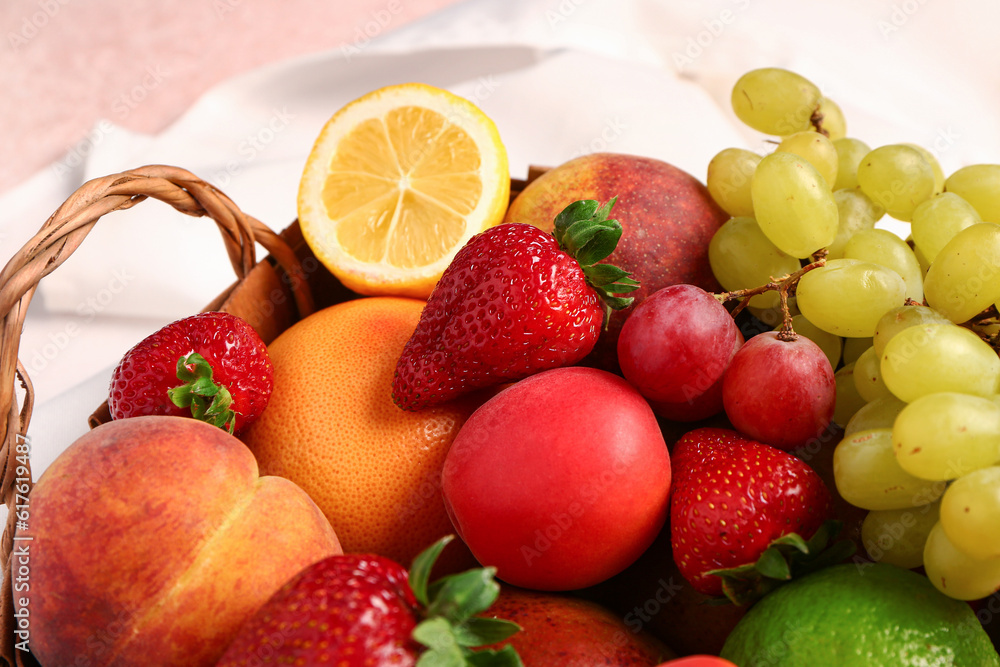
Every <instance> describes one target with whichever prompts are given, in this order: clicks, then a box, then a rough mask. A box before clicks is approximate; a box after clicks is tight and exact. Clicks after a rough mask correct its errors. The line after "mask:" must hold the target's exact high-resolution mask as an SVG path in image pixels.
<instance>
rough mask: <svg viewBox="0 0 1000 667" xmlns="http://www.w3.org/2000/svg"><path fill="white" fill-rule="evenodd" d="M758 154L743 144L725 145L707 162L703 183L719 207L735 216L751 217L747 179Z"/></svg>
mask: <svg viewBox="0 0 1000 667" xmlns="http://www.w3.org/2000/svg"><path fill="white" fill-rule="evenodd" d="M758 162H760V156H759V155H757V154H756V153H754V152H753V151H748V150H746V149H744V148H725V149H723V150H721V151H719V153H717V154H716V156H715V157H713V158H712V160H711V162H709V163H708V177H707V179H706V180H705V185H706V186H707V187H708V193H709V194H710V195H712V199H714V200H715V203H716V204H718V205H719V206H720V207H721V208H722V210H723V211H725V212H726V213H728V214H729V215H731V216H733V217H734V218H738V217H751V218H752V217H753V201H752V200H751V199H750V179H751V178H752V177H753V172H754V170H755V169H756V168H757V163H758Z"/></svg>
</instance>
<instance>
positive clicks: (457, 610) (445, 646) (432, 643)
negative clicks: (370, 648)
mask: <svg viewBox="0 0 1000 667" xmlns="http://www.w3.org/2000/svg"><path fill="white" fill-rule="evenodd" d="M453 539H454V535H448V536H446V537H443V538H442V539H440V540H438V541H437V542H435V543H434V544H432V545H431V546H430V547H428V548H427V549H425V550H424V551H423V552H421V553H420V554H419V555H418V556H417V557H416V558H414V559H413V565H412V566H411V567H410V573H409V581H410V588H411V589H412V590H413V595H414V597H416V599H417V601H418V602H419V603H420V606H421V607H422V608H423V614H422V616H423V620H422V621H421V622H420V623H418V624H417V626H416V627H415V628H414V629H413V633H412V637H413V639H414V640H415V641H417V642H419V643H421V644H423V645H424V646H426V647H427V650H426V651H424V652H423V653H422V654H421V656H420V659H419V660H418V662H417V665H418V666H420V667H438V666H443V667H452V666H455V667H458V666H460V665H482V666H483V667H522V665H521V659H520V657H519V656H518V654H517V651H515V650H514V649H513V647H511V646H506V647H504V649H503V650H500V651H492V650H483V651H473V650H472V648H473V647H477V646H483V645H487V644H495V643H497V642H500V641H503V640H504V639H507V638H508V637H510V636H511V635H513V634H514V633H516V632H518V631H519V630H520V629H521V628H520V626H518V625H517V624H516V623H511V622H510V621H505V620H503V619H498V618H484V617H480V616H477V614H480V613H482V612H484V611H486V610H487V609H489V608H490V607H491V606H492V605H493V603H494V602H495V601H496V599H497V596H498V595H499V594H500V585H499V584H497V582H496V580H495V578H494V575H495V574H496V568H495V567H484V568H477V569H472V570H467V571H466V572H460V573H458V574H452V575H448V576H446V577H441V578H440V579H438V580H437V581H435V582H433V583H428V581H427V580H428V579H429V578H430V572H431V569H432V568H433V567H434V562H435V561H436V560H437V558H438V556H439V555H440V554H441V551H442V550H443V549H444V547H445V546H447V544H448V543H449V542H450V541H451V540H453Z"/></svg>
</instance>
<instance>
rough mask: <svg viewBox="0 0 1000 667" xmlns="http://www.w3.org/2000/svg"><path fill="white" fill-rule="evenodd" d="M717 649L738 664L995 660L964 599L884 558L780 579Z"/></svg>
mask: <svg viewBox="0 0 1000 667" xmlns="http://www.w3.org/2000/svg"><path fill="white" fill-rule="evenodd" d="M721 655H722V657H723V658H727V659H728V660H731V661H732V662H734V663H736V664H737V665H739V666H740V667H763V666H764V665H768V666H769V667H778V666H780V667H794V666H797V665H803V666H808V667H826V666H827V665H829V666H830V667H853V666H855V665H857V666H858V667H902V666H904V665H915V666H919V667H937V666H938V665H941V666H944V665H954V666H956V667H995V666H997V665H1000V656H998V655H997V652H996V650H995V649H994V648H993V645H992V644H991V643H990V639H989V637H988V636H987V635H986V631H985V630H983V627H982V625H980V623H979V620H978V619H977V618H976V615H975V613H974V612H973V611H972V608H971V607H969V605H968V604H966V603H964V602H960V601H958V600H953V599H951V598H949V597H947V596H945V595H943V594H941V593H940V592H938V590H937V589H936V588H934V586H933V585H932V584H931V583H930V581H928V580H927V577H924V576H922V575H919V574H917V573H915V572H912V571H910V570H904V569H902V568H898V567H895V566H893V565H887V564H884V563H877V564H874V565H864V566H861V567H859V566H857V565H854V564H843V565H835V566H833V567H828V568H826V569H823V570H820V571H818V572H815V573H813V574H810V575H808V576H806V577H803V578H802V579H799V580H797V581H793V582H792V583H790V584H787V585H785V586H782V587H781V588H779V589H777V590H776V591H774V592H773V593H770V594H768V595H767V596H765V597H764V598H763V599H761V600H760V601H759V602H758V603H757V604H755V605H754V606H753V607H752V608H751V609H750V611H749V612H747V614H746V616H744V617H743V618H742V619H741V620H740V622H739V624H737V626H736V627H735V628H734V629H733V631H732V633H731V634H730V635H729V638H728V639H727V640H726V643H725V646H723V647H722V654H721Z"/></svg>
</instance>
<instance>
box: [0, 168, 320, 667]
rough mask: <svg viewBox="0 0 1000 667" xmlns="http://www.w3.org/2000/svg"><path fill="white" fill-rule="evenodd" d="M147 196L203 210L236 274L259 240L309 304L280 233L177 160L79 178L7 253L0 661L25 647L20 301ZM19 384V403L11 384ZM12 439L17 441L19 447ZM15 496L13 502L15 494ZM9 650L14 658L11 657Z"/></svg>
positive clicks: (25, 467)
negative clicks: (18, 561) (19, 542)
mask: <svg viewBox="0 0 1000 667" xmlns="http://www.w3.org/2000/svg"><path fill="white" fill-rule="evenodd" d="M148 197H152V198H154V199H159V200H160V201H163V202H166V203H167V204H170V205H171V206H173V207H174V208H175V209H177V210H178V211H180V212H181V213H185V214H187V215H191V216H196V217H200V216H208V217H209V218H211V219H212V220H214V221H215V223H216V224H217V225H218V227H219V231H220V232H221V233H222V239H223V241H224V242H225V245H226V251H227V253H228V254H229V260H230V262H231V263H232V265H233V270H234V271H235V272H236V276H237V278H238V279H239V280H243V279H244V278H245V277H246V276H247V274H248V273H249V272H250V270H251V269H252V268H253V267H254V265H255V264H256V247H255V243H260V244H261V245H262V246H264V247H265V248H266V249H267V250H268V252H270V253H271V256H272V257H274V259H275V260H276V261H277V263H278V264H279V265H281V267H282V268H283V269H284V271H285V273H286V275H287V276H288V283H289V285H290V287H291V289H292V293H293V296H294V299H295V304H296V306H297V308H298V314H299V316H300V317H304V316H306V315H308V314H309V313H311V312H312V311H313V303H312V295H311V293H310V291H309V289H308V286H307V282H306V277H305V274H304V272H303V270H302V266H301V264H300V263H299V260H298V258H297V257H296V255H295V253H294V252H293V251H292V249H291V248H290V247H289V246H288V244H287V243H286V242H285V240H284V239H282V238H281V237H280V236H278V235H277V234H275V233H274V232H273V231H271V229H269V228H268V227H267V226H266V225H264V224H263V223H262V222H260V221H259V220H256V219H255V218H253V217H251V216H249V215H247V214H245V213H243V212H242V211H241V210H240V209H239V208H238V207H237V206H236V205H235V204H234V203H233V202H232V200H230V199H229V198H228V197H227V196H225V195H224V194H223V193H221V192H219V191H218V190H216V189H215V188H214V187H213V186H211V185H209V184H208V183H206V182H205V181H203V180H201V179H199V178H198V177H196V176H195V175H194V174H192V173H190V172H188V171H186V170H184V169H180V168H177V167H170V166H164V165H151V166H146V167H140V168H138V169H133V170H129V171H125V172H122V173H120V174H113V175H111V176H105V177H103V178H96V179H94V180H92V181H88V182H87V183H84V184H83V185H82V186H81V187H80V188H79V189H78V190H77V191H76V192H75V193H73V195H72V196H70V198H69V199H67V200H66V201H65V202H64V203H63V205H62V206H60V207H59V208H58V210H56V212H55V213H53V214H52V216H51V217H50V218H49V219H48V221H47V222H46V223H45V225H44V226H43V227H42V229H41V230H40V231H39V232H38V233H37V234H35V236H34V237H33V238H32V239H31V240H30V241H28V242H27V243H26V244H25V246H24V247H23V248H21V250H20V251H19V252H18V253H17V254H16V255H14V257H13V258H11V260H10V261H9V262H8V263H7V265H6V266H5V267H4V268H3V271H2V272H0V314H3V325H2V329H0V331H2V337H0V420H2V422H0V423H2V426H3V433H4V438H3V444H2V445H0V496H2V499H3V502H4V504H5V505H6V506H7V509H8V516H7V525H6V528H5V529H4V533H3V538H2V543H0V560H2V565H3V569H4V581H3V590H2V592H0V604H2V608H0V631H2V633H3V634H2V638H0V640H2V641H0V660H2V661H5V662H6V664H7V665H15V664H18V665H19V664H22V659H23V658H24V656H25V655H26V654H24V653H23V652H22V651H15V648H14V630H15V626H16V623H15V621H16V619H14V617H13V611H14V606H13V591H12V586H11V584H12V577H11V575H12V572H11V553H12V549H13V545H14V527H15V517H16V511H15V510H16V506H17V505H19V504H24V498H25V497H26V496H27V495H28V492H29V491H30V489H31V485H32V481H31V466H30V463H29V461H28V458H27V456H24V455H23V454H22V456H21V457H20V459H19V458H18V453H19V451H18V450H19V449H20V450H22V451H23V450H25V449H26V448H27V447H26V442H27V441H26V435H27V431H28V423H29V421H30V420H31V410H32V405H33V390H32V387H31V381H30V379H29V378H28V375H27V373H26V372H25V369H24V367H23V366H22V365H21V363H20V361H19V360H18V358H17V350H18V345H19V343H20V338H21V328H22V326H23V324H24V318H25V315H26V313H27V311H28V303H29V302H30V301H31V297H32V295H33V294H34V292H35V288H36V287H37V286H38V283H39V281H40V280H41V279H42V278H44V277H45V276H47V275H48V274H49V273H51V272H52V271H54V270H55V269H56V267H58V266H59V265H60V264H62V263H63V262H64V261H65V260H66V258H67V257H69V256H70V255H71V254H72V253H73V251H74V250H76V248H77V247H78V246H79V245H80V243H81V242H82V241H83V239H84V237H85V236H86V235H87V234H88V233H89V232H90V230H91V229H92V228H93V226H94V224H95V223H96V222H97V221H98V219H100V218H101V216H103V215H104V214H106V213H110V212H111V211H117V210H121V209H127V208H131V207H133V206H135V205H136V204H138V203H139V202H141V201H143V200H144V199H146V198H148ZM18 383H19V384H20V385H21V387H22V389H23V394H24V395H23V399H22V404H21V407H20V409H19V408H18V405H17V392H16V385H17V384H18ZM19 445H20V447H19ZM19 497H20V499H21V500H20V502H19V500H18V498H19ZM15 653H16V657H15Z"/></svg>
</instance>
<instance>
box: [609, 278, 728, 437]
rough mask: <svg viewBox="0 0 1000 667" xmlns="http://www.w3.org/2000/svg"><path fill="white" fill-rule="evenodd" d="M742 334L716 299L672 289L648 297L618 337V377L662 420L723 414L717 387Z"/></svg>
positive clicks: (696, 291) (690, 290)
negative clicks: (628, 384) (632, 387)
mask: <svg viewBox="0 0 1000 667" xmlns="http://www.w3.org/2000/svg"><path fill="white" fill-rule="evenodd" d="M742 343H743V335H742V334H741V333H740V330H739V328H738V327H737V326H736V323H735V322H734V321H733V318H732V317H730V315H729V312H728V311H727V310H726V309H725V307H723V305H722V304H721V303H719V302H718V301H717V300H716V299H715V297H714V296H712V295H711V294H709V293H708V292H706V291H705V290H703V289H701V288H699V287H695V286H694V285H671V286H670V287H664V288H662V289H660V290H657V291H656V292H654V293H653V294H651V295H650V296H648V297H647V298H646V299H645V300H644V301H643V302H642V303H641V304H639V305H638V306H637V307H636V309H635V310H634V311H633V312H632V314H631V315H630V316H629V318H628V319H627V320H626V321H625V324H624V326H623V327H622V331H621V335H620V336H619V338H618V363H619V365H620V366H621V369H622V374H623V375H624V376H625V379H627V380H628V381H629V382H630V383H631V384H632V385H633V386H634V387H635V388H636V389H638V390H639V393H641V394H642V395H643V396H645V397H646V399H647V400H649V402H650V404H651V405H652V406H653V410H654V411H655V412H656V413H657V414H660V415H661V416H664V417H667V418H669V419H676V420H678V421H691V420H693V419H701V418H704V417H708V416H710V415H713V414H715V413H717V412H721V411H722V394H721V391H720V388H719V386H718V383H719V382H720V381H721V380H722V376H723V373H724V372H725V370H726V367H727V366H728V365H729V360H730V359H732V358H733V354H734V353H735V352H736V350H737V349H739V347H740V345H741V344H742Z"/></svg>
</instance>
